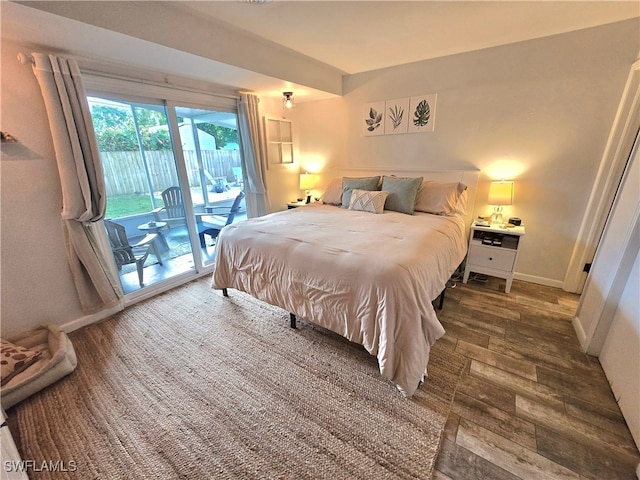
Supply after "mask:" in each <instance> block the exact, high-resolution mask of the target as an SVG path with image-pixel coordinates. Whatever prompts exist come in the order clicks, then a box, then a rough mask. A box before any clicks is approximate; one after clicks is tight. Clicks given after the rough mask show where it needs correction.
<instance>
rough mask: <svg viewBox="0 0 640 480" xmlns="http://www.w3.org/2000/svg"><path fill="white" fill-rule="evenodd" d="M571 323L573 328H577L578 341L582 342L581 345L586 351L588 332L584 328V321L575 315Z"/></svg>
mask: <svg viewBox="0 0 640 480" xmlns="http://www.w3.org/2000/svg"><path fill="white" fill-rule="evenodd" d="M571 324H572V325H573V329H574V330H575V332H576V336H577V337H578V341H579V342H580V347H581V348H582V350H583V351H586V350H587V334H586V332H585V331H584V328H582V322H581V321H580V319H579V318H578V317H573V320H572V321H571Z"/></svg>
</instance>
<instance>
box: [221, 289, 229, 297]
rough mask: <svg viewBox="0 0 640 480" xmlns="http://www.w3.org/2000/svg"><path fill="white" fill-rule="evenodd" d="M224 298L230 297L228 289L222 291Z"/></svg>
mask: <svg viewBox="0 0 640 480" xmlns="http://www.w3.org/2000/svg"><path fill="white" fill-rule="evenodd" d="M222 296H223V297H228V296H229V292H228V291H227V289H226V288H223V289H222Z"/></svg>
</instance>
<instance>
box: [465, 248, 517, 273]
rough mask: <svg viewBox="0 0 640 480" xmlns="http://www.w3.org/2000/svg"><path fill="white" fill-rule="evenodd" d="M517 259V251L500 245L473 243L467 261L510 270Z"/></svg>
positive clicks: (480, 265) (486, 266) (481, 265)
mask: <svg viewBox="0 0 640 480" xmlns="http://www.w3.org/2000/svg"><path fill="white" fill-rule="evenodd" d="M515 260H516V251H515V250H511V249H506V248H499V247H480V246H477V245H472V246H471V248H470V249H469V257H468V258H467V262H469V263H471V264H472V265H477V266H479V267H485V268H494V269H496V270H504V271H507V272H510V271H511V270H512V269H513V265H514V262H515Z"/></svg>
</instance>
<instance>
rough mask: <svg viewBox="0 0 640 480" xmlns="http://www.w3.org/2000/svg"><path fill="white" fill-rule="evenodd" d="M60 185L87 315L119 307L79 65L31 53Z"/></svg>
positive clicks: (75, 276)
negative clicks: (107, 258) (107, 255)
mask: <svg viewBox="0 0 640 480" xmlns="http://www.w3.org/2000/svg"><path fill="white" fill-rule="evenodd" d="M32 56H33V59H34V65H33V72H34V74H35V76H36V79H37V81H38V83H39V85H40V90H41V91H42V98H43V99H44V103H45V107H46V110H47V116H48V119H49V127H50V129H51V135H52V137H53V145H54V149H55V153H56V162H57V165H58V172H59V174H60V183H61V186H62V198H63V201H62V224H63V230H64V235H65V240H66V246H67V256H68V259H69V265H70V267H71V273H72V275H73V280H74V284H75V287H76V290H77V291H78V297H79V299H80V304H81V306H82V309H83V311H84V313H94V312H97V311H99V310H101V309H103V308H105V307H109V306H112V305H114V304H116V303H117V302H118V301H119V299H120V298H121V297H122V292H120V291H119V288H118V287H116V286H115V284H114V283H113V282H112V281H110V280H109V275H108V274H107V271H108V268H109V267H108V266H105V265H106V264H105V263H104V262H105V260H104V256H103V254H102V253H101V252H102V250H101V248H100V243H102V242H101V241H100V236H105V234H104V228H98V227H99V225H100V224H97V225H95V222H99V221H100V220H102V218H103V217H104V214H105V210H106V192H105V184H104V177H103V173H102V165H101V162H100V156H99V153H98V148H97V143H96V139H95V136H94V131H93V124H92V122H91V116H90V113H89V107H88V104H87V98H86V95H85V91H84V87H83V85H82V80H81V76H80V70H79V68H78V65H77V63H76V62H75V60H71V59H65V58H62V57H56V56H54V55H46V54H40V53H33V54H32Z"/></svg>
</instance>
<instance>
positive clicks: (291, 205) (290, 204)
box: [287, 201, 307, 209]
mask: <svg viewBox="0 0 640 480" xmlns="http://www.w3.org/2000/svg"><path fill="white" fill-rule="evenodd" d="M305 205H307V203H306V202H304V201H302V202H287V209H291V208H298V207H304V206H305Z"/></svg>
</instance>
